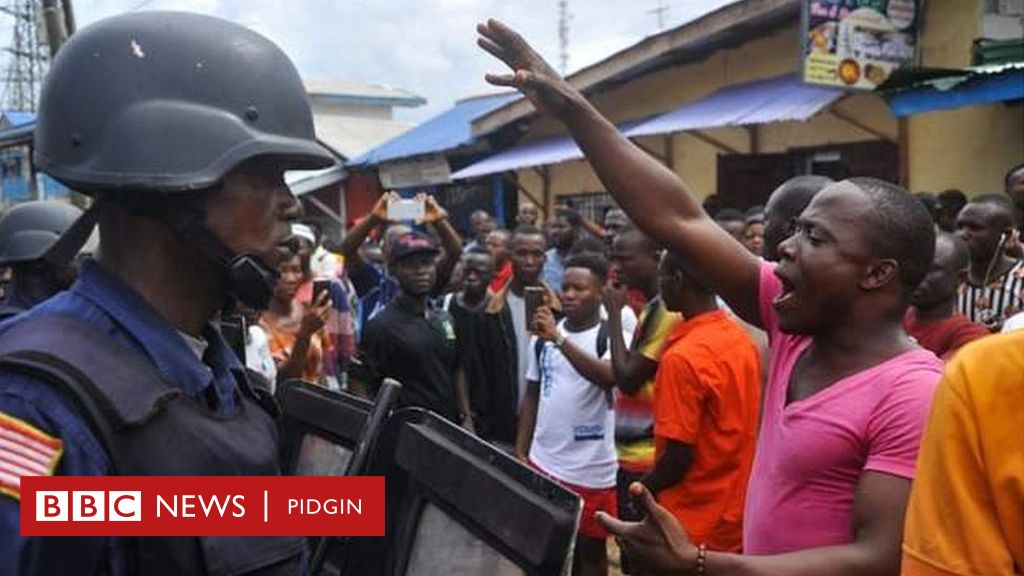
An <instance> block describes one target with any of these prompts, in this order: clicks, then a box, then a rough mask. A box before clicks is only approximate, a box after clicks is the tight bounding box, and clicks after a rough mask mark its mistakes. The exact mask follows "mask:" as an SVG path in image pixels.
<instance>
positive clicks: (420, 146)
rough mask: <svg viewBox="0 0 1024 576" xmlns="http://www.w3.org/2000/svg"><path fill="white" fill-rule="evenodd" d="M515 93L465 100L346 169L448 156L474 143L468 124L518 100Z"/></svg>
mask: <svg viewBox="0 0 1024 576" xmlns="http://www.w3.org/2000/svg"><path fill="white" fill-rule="evenodd" d="M517 96H518V94H517V93H514V92H505V93H502V94H489V95H485V96H476V97H472V98H466V99H464V100H460V101H459V102H456V104H455V106H453V107H451V108H449V109H448V110H445V111H444V112H442V113H441V114H439V115H437V116H435V117H433V118H431V119H429V120H427V121H426V122H423V123H422V124H420V125H419V126H416V127H415V128H412V129H410V130H408V131H406V132H404V133H402V134H401V135H399V136H397V137H395V138H392V139H390V140H388V141H387V142H384V143H383V144H381V145H379V146H377V147H375V148H373V149H372V150H369V151H367V152H365V153H364V154H362V155H360V156H358V157H356V158H353V159H351V160H349V162H348V165H349V166H373V165H377V164H382V163H384V162H394V161H398V160H402V159H406V158H412V157H416V156H423V155H427V154H435V153H441V152H447V151H449V150H453V149H456V148H459V147H462V146H467V145H470V144H472V143H473V142H474V138H473V133H472V131H471V122H472V121H473V119H474V118H476V117H478V116H481V115H483V114H486V113H488V112H490V111H491V110H494V109H495V108H498V107H499V106H502V105H504V104H505V103H507V102H508V101H509V100H512V99H513V98H515V97H517Z"/></svg>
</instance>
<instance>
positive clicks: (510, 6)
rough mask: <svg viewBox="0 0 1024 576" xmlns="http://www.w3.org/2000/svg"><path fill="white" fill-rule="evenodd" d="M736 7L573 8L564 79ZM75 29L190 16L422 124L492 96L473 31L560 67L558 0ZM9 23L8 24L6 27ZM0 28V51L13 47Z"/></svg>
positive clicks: (403, 0)
mask: <svg viewBox="0 0 1024 576" xmlns="http://www.w3.org/2000/svg"><path fill="white" fill-rule="evenodd" d="M731 1H732V0H662V1H661V2H660V3H659V1H658V0H617V1H616V0H587V1H581V0H569V2H568V4H569V13H570V16H571V20H570V31H569V66H568V68H569V71H570V72H571V71H573V70H576V69H578V68H581V67H583V66H586V65H588V64H592V63H594V62H596V61H599V60H601V59H603V58H605V57H607V56H609V55H611V54H612V53H614V52H616V51H618V50H620V49H622V48H625V47H627V46H629V45H631V44H633V43H635V42H637V41H639V40H641V39H643V38H644V37H645V36H649V35H651V34H653V33H656V32H657V31H658V30H659V28H658V16H657V15H656V14H655V13H654V10H655V9H656V8H658V6H659V4H660V5H661V6H663V7H664V8H665V9H666V10H665V12H664V13H663V14H664V16H663V21H664V25H665V27H666V28H670V27H673V26H676V25H678V24H681V23H683V22H685V21H689V20H692V19H693V18H695V17H697V16H700V15H701V14H704V13H706V12H709V11H711V10H714V9H716V8H718V7H720V6H723V5H725V4H729V3H731ZM73 4H74V7H75V8H74V10H75V18H76V20H77V22H78V26H79V28H81V27H83V26H85V25H87V24H88V23H90V22H94V21H96V20H99V19H101V18H105V17H108V16H113V15H115V14H120V13H123V12H127V11H131V10H168V9H174V10H187V11H190V12H199V13H203V14H210V15H214V16H219V17H222V18H226V19H228V20H233V21H235V22H238V23H240V24H243V25H245V26H248V27H250V28H253V29H255V30H257V31H259V32H261V33H263V34H265V35H266V36H268V37H270V38H271V39H272V40H274V41H275V42H277V43H278V44H279V45H280V46H281V47H282V48H283V49H284V51H285V52H286V53H288V55H289V56H290V57H291V58H292V60H293V61H294V62H295V64H296V66H297V67H298V69H299V72H300V73H301V74H302V75H303V76H306V77H327V78H339V79H352V80H361V81H366V82H373V83H378V84H387V85H391V86H397V87H401V88H405V89H406V90H410V91H412V92H414V93H416V94H418V95H420V96H423V97H424V98H426V99H427V104H426V105H424V106H420V107H418V108H412V109H408V108H407V109H399V110H400V111H399V112H398V113H397V116H398V119H400V120H403V121H409V122H419V121H421V120H424V119H426V118H429V117H430V116H433V115H435V114H437V113H438V112H440V111H442V110H444V109H446V108H448V107H449V106H451V105H452V103H453V102H454V101H455V100H456V99H459V98H463V97H465V96H470V95H473V94H480V93H483V92H488V91H491V88H489V87H488V85H487V84H486V83H485V82H484V80H483V74H484V73H485V72H487V71H500V67H499V66H498V65H497V61H494V60H493V59H492V58H491V57H490V56H489V55H487V54H486V53H484V52H482V51H481V50H479V49H478V48H477V47H476V44H475V38H476V33H475V30H474V26H475V24H476V23H477V22H479V21H482V20H484V19H486V18H489V17H493V18H498V19H500V20H502V21H504V22H506V23H508V24H510V25H512V26H513V27H515V28H517V29H519V31H520V32H522V33H523V34H524V35H525V36H526V37H527V39H528V40H530V41H531V42H532V43H533V44H534V45H535V46H536V47H537V48H538V49H539V50H540V51H541V53H542V54H544V55H545V57H547V58H548V59H549V61H551V62H552V63H553V64H555V65H556V66H557V62H558V2H557V0H504V1H499V0H149V1H143V0H73ZM6 20H9V19H6ZM11 30H12V29H11V27H10V22H8V21H3V24H0V34H2V35H3V38H0V46H3V45H6V44H8V43H9V42H10V40H7V39H6V38H7V37H9V36H10V34H11Z"/></svg>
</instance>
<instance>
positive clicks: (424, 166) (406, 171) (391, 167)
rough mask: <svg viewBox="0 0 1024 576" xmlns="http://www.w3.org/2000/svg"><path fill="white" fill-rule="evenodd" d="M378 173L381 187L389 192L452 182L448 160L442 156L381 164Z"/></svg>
mask: <svg viewBox="0 0 1024 576" xmlns="http://www.w3.org/2000/svg"><path fill="white" fill-rule="evenodd" d="M378 173H379V174H380V184H381V186H383V187H384V188H385V189H389V190H395V189H399V188H411V187H413V186H431V185H435V184H448V183H450V182H451V181H452V173H451V169H450V168H449V167H448V160H447V159H446V158H445V157H444V156H443V155H441V154H436V155H433V156H426V157H423V158H417V159H415V160H404V161H402V162H391V163H387V164H381V165H380V167H379V168H378Z"/></svg>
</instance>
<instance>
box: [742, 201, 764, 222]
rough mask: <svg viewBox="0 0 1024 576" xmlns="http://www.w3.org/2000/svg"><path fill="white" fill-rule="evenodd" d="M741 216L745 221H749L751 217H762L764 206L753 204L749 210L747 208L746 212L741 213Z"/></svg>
mask: <svg viewBox="0 0 1024 576" xmlns="http://www.w3.org/2000/svg"><path fill="white" fill-rule="evenodd" d="M743 216H744V217H745V218H747V219H750V217H752V216H764V206H762V205H761V204H755V205H753V206H751V207H750V208H747V211H746V212H744V213H743Z"/></svg>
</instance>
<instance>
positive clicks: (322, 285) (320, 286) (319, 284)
mask: <svg viewBox="0 0 1024 576" xmlns="http://www.w3.org/2000/svg"><path fill="white" fill-rule="evenodd" d="M325 292H326V293H327V300H326V302H330V301H331V281H330V280H313V300H312V302H313V304H314V305H315V304H316V303H317V302H318V301H319V300H320V295H321V294H323V293H325Z"/></svg>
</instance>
